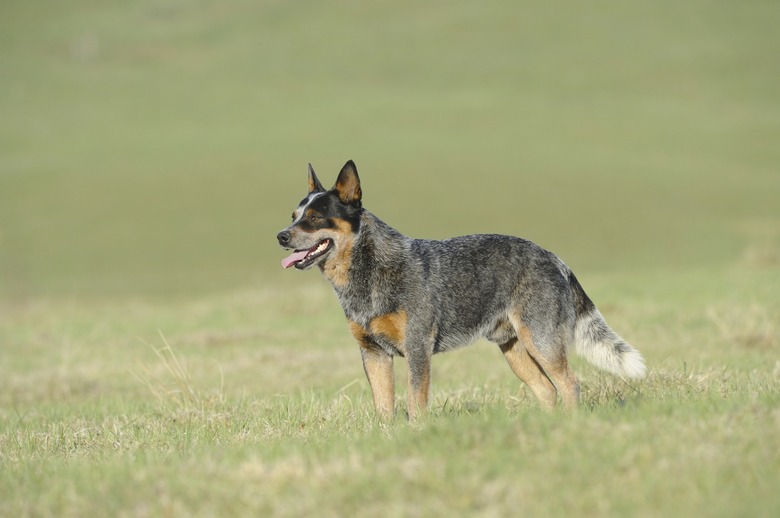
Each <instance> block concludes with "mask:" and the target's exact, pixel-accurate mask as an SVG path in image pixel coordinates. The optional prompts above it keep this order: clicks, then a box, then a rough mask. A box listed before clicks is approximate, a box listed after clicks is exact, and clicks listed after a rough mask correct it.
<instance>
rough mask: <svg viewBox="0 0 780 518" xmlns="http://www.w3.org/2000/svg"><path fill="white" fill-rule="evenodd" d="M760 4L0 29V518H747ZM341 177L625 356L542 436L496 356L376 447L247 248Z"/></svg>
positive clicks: (769, 224) (761, 501) (386, 7)
mask: <svg viewBox="0 0 780 518" xmlns="http://www.w3.org/2000/svg"><path fill="white" fill-rule="evenodd" d="M778 16H780V5H778V4H777V3H776V2H770V1H764V2H761V1H755V2H753V1H751V2H742V3H733V2H725V1H715V2H703V1H693V2H685V3H679V2H656V3H650V4H627V3H624V2H617V1H597V2H590V3H587V4H581V5H580V4H573V3H564V2H548V3H544V4H535V3H531V2H487V3H451V2H432V3H425V4H419V3H414V2H379V3H373V4H366V5H363V4H359V3H354V2H331V3H328V4H327V5H326V4H323V5H319V4H306V5H305V6H304V5H297V4H295V3H290V2H249V1H230V2H191V3H187V2H175V1H165V2H163V1H157V0H154V1H153V0H144V1H141V2H117V1H108V2H94V1H86V0H78V1H75V2H68V3H67V4H63V3H61V2H53V1H44V2H21V1H17V0H11V1H6V2H4V3H3V5H2V6H1V7H0V516H65V517H67V516H97V515H102V516H128V517H129V516H166V515H169V516H268V515H272V516H307V515H317V516H350V515H355V514H360V515H365V516H437V515H443V514H445V513H452V514H453V515H455V516H471V515H476V516H514V515H520V514H526V515H531V516H559V515H561V516H562V515H575V516H626V515H634V516H686V515H694V514H695V515H697V516H700V515H706V516H724V517H725V516H729V517H730V516H767V517H769V516H777V515H780V496H779V495H778V492H777V487H779V486H780V203H778V199H779V198H780V171H779V170H778V164H780V146H778V144H777V143H778V142H780V90H778V88H777V85H778V84H780V61H778V60H777V56H778V55H780V36H778V34H777V28H776V25H777V24H776V20H777V19H778ZM347 159H354V160H355V161H356V163H357V165H358V168H359V170H360V173H361V178H362V180H363V191H364V201H365V204H366V206H367V207H368V208H369V209H370V210H372V211H373V212H374V213H376V214H377V215H379V216H380V217H382V218H383V219H385V220H386V221H388V222H389V223H391V224H393V225H394V226H395V227H397V228H398V229H399V230H401V231H402V232H404V233H406V234H408V235H412V236H415V237H432V238H442V237H447V236H452V235H459V234H467V233H473V232H502V233H507V234H514V235H520V236H523V237H527V238H530V239H533V240H534V241H536V242H538V243H539V244H541V245H542V246H544V247H546V248H549V249H551V250H553V251H555V252H556V253H558V254H559V255H560V256H561V257H562V258H563V259H564V260H565V261H566V262H567V264H569V265H570V266H571V267H572V269H573V270H574V271H575V272H576V273H577V276H578V278H579V279H580V280H581V282H582V283H583V285H584V287H585V289H586V290H587V291H588V293H589V294H590V295H591V297H592V298H593V299H594V301H595V302H596V303H597V305H598V306H599V307H600V309H601V310H602V312H603V313H604V315H605V316H606V318H607V320H608V321H609V323H610V324H611V325H612V326H613V327H614V328H615V329H616V330H617V331H618V332H619V333H620V334H621V335H623V336H624V337H626V338H627V339H628V340H629V341H631V342H632V343H633V344H634V345H635V346H636V347H637V348H638V349H639V350H640V351H641V352H642V353H643V354H644V355H645V358H646V360H647V363H648V366H649V369H650V374H649V376H648V378H647V379H646V380H644V381H642V382H639V383H632V384H630V385H629V384H626V383H624V382H623V381H620V380H617V379H615V378H613V377H610V376H608V375H604V374H601V373H599V372H598V371H596V370H594V369H592V368H590V367H589V366H588V365H586V364H584V363H583V362H581V361H577V360H575V362H574V368H575V370H576V372H577V373H578V374H579V376H580V378H581V381H582V385H583V393H582V405H581V408H580V409H579V410H578V411H577V412H574V413H570V414H566V413H552V414H546V413H543V412H541V411H539V410H538V409H537V407H536V405H535V403H534V401H533V398H532V396H531V395H530V393H529V392H528V391H526V390H525V389H524V388H523V387H522V386H521V385H520V382H519V381H518V380H517V379H516V378H515V377H514V375H513V374H512V373H511V371H510V369H509V368H508V366H507V365H506V362H505V361H504V360H503V358H502V355H501V354H500V352H499V351H498V349H497V348H496V347H495V346H491V345H490V344H487V343H478V344H476V345H475V346H474V347H471V348H468V349H464V350H461V351H458V352H454V353H452V354H448V355H442V356H437V357H436V359H435V361H434V372H433V390H434V393H433V404H432V407H431V413H430V416H429V417H428V418H427V419H425V420H423V421H420V422H415V423H408V422H407V421H406V419H405V413H404V405H405V385H406V383H405V364H404V362H403V361H397V362H396V371H397V376H398V378H399V380H398V382H397V384H396V386H397V387H399V390H398V392H397V402H398V405H397V406H398V408H399V409H400V410H399V415H398V417H397V418H396V419H395V420H394V421H393V422H391V423H380V422H378V421H377V420H376V419H375V417H374V415H373V411H372V405H371V401H370V400H371V396H370V393H369V391H368V386H367V383H366V381H365V380H364V377H363V371H362V367H361V365H360V357H359V356H360V355H359V352H358V350H357V346H356V345H355V344H354V343H353V341H352V339H351V338H350V336H349V333H348V331H347V327H346V324H345V322H344V317H343V314H342V312H341V309H340V308H339V306H338V303H337V301H336V298H335V296H334V295H333V294H332V293H330V291H329V288H328V286H327V285H326V282H325V281H324V280H323V279H322V278H321V277H320V276H319V275H318V274H317V273H316V272H306V273H301V272H297V271H282V270H281V268H280V266H279V261H280V259H281V257H282V256H283V255H284V254H283V252H282V251H281V250H279V248H278V246H277V245H276V243H275V238H274V236H275V234H276V232H277V231H278V230H279V229H281V228H282V227H284V226H285V225H286V224H287V223H288V221H289V213H290V212H291V210H292V209H293V208H294V206H295V205H296V204H297V202H298V201H299V200H300V198H301V197H302V196H303V194H304V189H305V178H306V163H307V162H312V163H313V164H314V166H315V168H316V169H317V171H318V174H319V176H320V178H321V179H322V180H323V181H324V182H325V183H330V182H332V181H333V180H334V179H335V175H336V173H337V172H338V170H339V168H340V166H341V165H342V164H343V163H344V162H345V161H346V160H347Z"/></svg>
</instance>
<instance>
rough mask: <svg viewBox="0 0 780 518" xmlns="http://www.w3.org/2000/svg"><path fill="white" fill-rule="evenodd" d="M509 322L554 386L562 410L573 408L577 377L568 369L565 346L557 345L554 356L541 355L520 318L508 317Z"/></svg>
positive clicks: (577, 391)
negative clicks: (561, 402) (561, 403)
mask: <svg viewBox="0 0 780 518" xmlns="http://www.w3.org/2000/svg"><path fill="white" fill-rule="evenodd" d="M509 320H510V322H512V325H513V326H514V327H515V331H516V332H517V336H518V337H519V338H520V340H521V341H522V342H523V345H525V349H526V351H527V352H528V354H529V355H530V357H531V358H532V359H533V360H534V361H535V362H536V364H537V365H538V366H539V367H540V368H541V370H542V371H543V372H544V374H546V375H547V377H548V378H549V379H550V381H552V382H553V384H554V385H555V388H556V389H557V391H558V393H559V394H560V395H561V399H562V400H563V406H564V408H566V409H571V408H575V407H576V406H577V403H578V402H579V398H580V384H579V382H578V381H577V376H575V375H574V373H573V372H572V371H571V369H570V368H569V362H568V360H567V358H566V344H564V343H561V344H559V345H558V347H559V350H557V351H555V354H554V355H551V354H549V353H548V354H546V355H545V354H542V353H541V352H540V351H539V349H538V348H537V347H536V344H535V343H534V339H533V336H532V333H531V330H530V329H529V328H528V326H526V325H525V323H524V322H523V320H522V318H520V317H519V316H516V315H510V316H509Z"/></svg>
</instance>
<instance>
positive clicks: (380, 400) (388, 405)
mask: <svg viewBox="0 0 780 518" xmlns="http://www.w3.org/2000/svg"><path fill="white" fill-rule="evenodd" d="M349 330H350V332H351V333H352V336H354V337H355V340H357V342H358V343H359V344H360V354H361V357H362V359H363V370H364V371H365V372H366V378H367V379H368V385H369V386H370V387H371V396H372V397H373V399H374V409H375V410H376V413H377V414H378V415H379V416H380V417H381V418H382V419H389V418H391V417H392V416H393V407H394V403H395V374H394V373H393V357H392V356H390V355H389V354H387V353H386V352H384V351H383V350H382V349H381V348H379V347H378V346H377V345H376V344H373V343H371V341H370V336H369V334H368V331H367V330H366V328H365V327H363V326H361V325H360V324H358V323H357V322H353V321H351V320H350V321H349Z"/></svg>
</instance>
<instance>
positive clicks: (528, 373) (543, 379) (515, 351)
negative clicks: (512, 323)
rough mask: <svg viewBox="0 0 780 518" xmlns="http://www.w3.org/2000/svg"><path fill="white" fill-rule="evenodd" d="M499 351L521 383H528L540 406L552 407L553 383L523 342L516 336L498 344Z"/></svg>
mask: <svg viewBox="0 0 780 518" xmlns="http://www.w3.org/2000/svg"><path fill="white" fill-rule="evenodd" d="M499 347H500V348H501V352H503V353H504V357H505V358H506V361H507V362H508V363H509V366H510V367H511V368H512V372H514V373H515V375H517V377H518V378H520V380H521V381H523V383H525V384H526V385H528V388H530V389H531V392H533V394H534V396H536V399H538V400H539V404H540V405H541V406H542V408H545V409H552V408H554V407H555V400H556V391H555V385H553V384H552V382H551V381H550V380H549V378H547V376H546V375H545V374H544V371H543V370H542V368H541V367H540V366H539V364H538V363H536V360H534V359H533V358H532V357H531V355H530V354H528V350H527V349H526V348H525V344H523V343H520V342H519V340H518V339H517V338H512V339H511V340H510V341H508V342H506V343H504V344H501V345H499Z"/></svg>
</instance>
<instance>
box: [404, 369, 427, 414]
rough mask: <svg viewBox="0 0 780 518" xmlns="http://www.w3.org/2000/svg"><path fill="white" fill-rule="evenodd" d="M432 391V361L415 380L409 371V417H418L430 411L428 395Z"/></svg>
mask: <svg viewBox="0 0 780 518" xmlns="http://www.w3.org/2000/svg"><path fill="white" fill-rule="evenodd" d="M430 393H431V369H430V363H429V365H428V368H427V369H425V371H424V372H422V373H420V375H419V377H418V378H417V379H415V380H413V379H412V373H411V370H410V372H409V387H408V396H407V404H408V406H409V408H408V411H409V419H417V418H418V417H421V416H424V415H426V414H427V413H428V397H429V395H430Z"/></svg>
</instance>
